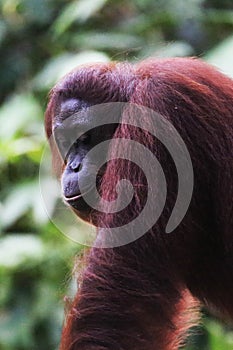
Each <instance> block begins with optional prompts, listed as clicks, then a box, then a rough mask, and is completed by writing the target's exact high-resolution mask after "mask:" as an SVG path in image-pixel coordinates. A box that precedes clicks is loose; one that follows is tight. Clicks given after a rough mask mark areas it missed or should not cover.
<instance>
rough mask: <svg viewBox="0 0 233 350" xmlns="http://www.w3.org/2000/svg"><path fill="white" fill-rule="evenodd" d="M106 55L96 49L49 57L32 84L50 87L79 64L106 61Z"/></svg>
mask: <svg viewBox="0 0 233 350" xmlns="http://www.w3.org/2000/svg"><path fill="white" fill-rule="evenodd" d="M108 60H109V59H108V57H107V56H106V55H105V54H103V53H100V52H97V51H86V52H82V53H80V54H71V53H66V54H62V55H59V56H58V57H55V58H53V59H51V60H50V61H49V62H48V64H47V65H45V67H44V68H43V69H42V71H41V72H40V73H39V74H38V75H37V76H36V77H35V79H34V83H33V85H34V86H35V87H36V88H37V89H46V90H48V89H50V88H51V87H52V86H53V85H54V84H55V83H56V82H57V80H58V79H60V78H62V77H63V76H64V75H65V74H67V73H69V72H70V71H71V70H72V69H74V68H75V67H77V66H78V65H80V64H83V63H88V62H107V61H108Z"/></svg>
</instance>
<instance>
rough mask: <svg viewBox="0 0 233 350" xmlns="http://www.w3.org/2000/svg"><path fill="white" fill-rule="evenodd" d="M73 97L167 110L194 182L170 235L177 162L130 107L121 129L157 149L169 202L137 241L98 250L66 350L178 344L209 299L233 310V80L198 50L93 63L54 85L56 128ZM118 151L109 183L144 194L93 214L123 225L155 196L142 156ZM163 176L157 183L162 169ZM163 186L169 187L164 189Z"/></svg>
mask: <svg viewBox="0 0 233 350" xmlns="http://www.w3.org/2000/svg"><path fill="white" fill-rule="evenodd" d="M71 97H75V98H80V99H82V100H84V101H87V102H90V103H91V104H92V105H95V104H100V103H104V102H130V103H134V104H137V105H139V106H145V107H149V108H150V109H152V110H154V111H155V112H157V113H159V114H160V115H161V116H162V117H163V118H165V119H166V120H168V121H169V122H170V123H172V124H173V126H174V127H175V128H176V130H177V131H178V132H179V134H180V135H181V137H182V139H183V140H184V142H185V144H186V146H187V148H188V151H189V153H190V156H191V160H192V164H193V170H194V191H193V197H192V201H191V203H190V206H189V209H188V211H187V213H186V216H185V217H184V219H183V221H182V222H181V224H180V225H179V226H178V227H177V228H176V229H175V230H174V231H173V232H172V233H171V234H166V233H165V226H166V223H167V221H168V218H169V216H170V214H171V211H172V208H173V206H174V203H175V200H176V195H177V188H178V178H177V175H176V169H175V165H174V163H173V160H172V159H171V157H170V155H169V154H168V152H167V150H166V149H165V147H164V146H163V145H162V144H161V143H160V142H159V141H158V140H156V139H155V137H153V136H152V135H150V133H146V132H145V131H143V125H142V128H141V129H140V128H139V129H136V128H135V127H133V126H131V125H128V124H124V114H123V115H122V123H121V124H119V127H118V128H117V129H116V132H115V134H114V136H113V137H114V138H116V137H117V138H125V139H132V140H136V141H138V142H140V143H141V144H143V145H144V146H145V147H147V148H148V149H149V150H151V151H152V152H153V153H154V154H155V155H156V158H157V159H158V160H159V162H160V164H161V165H162V168H163V170H164V172H165V175H166V181H167V186H168V190H167V199H166V205H165V208H164V210H163V213H162V215H161V216H160V218H159V220H158V221H157V222H156V224H155V225H154V226H153V227H152V228H151V229H150V230H149V231H148V232H147V233H146V234H145V235H144V236H143V237H141V238H140V239H138V240H136V241H135V242H132V243H130V244H128V245H126V246H121V247H117V248H108V249H104V248H92V249H90V251H89V252H88V254H87V256H86V259H85V264H84V267H83V270H82V273H81V277H80V281H79V288H78V292H77V295H76V297H75V298H74V300H73V302H72V304H71V306H70V308H69V311H68V312H67V315H66V321H65V325H64V329H63V334H62V341H61V348H60V349H61V350H106V349H109V350H155V349H158V350H175V349H178V347H179V346H181V345H182V344H183V341H184V336H185V334H186V333H187V330H188V329H189V328H190V327H191V326H192V325H193V324H195V323H196V322H197V318H198V311H197V309H198V308H197V305H198V303H199V301H200V302H202V303H204V304H205V305H207V306H209V307H211V308H214V309H215V310H217V311H218V312H220V313H221V314H222V315H224V316H225V317H226V318H231V319H233V298H232V295H233V237H232V235H233V200H232V199H233V81H232V80H231V79H229V78H227V77H226V76H224V75H223V74H221V73H220V72H218V71H217V70H215V69H214V68H213V67H211V66H209V65H207V64H206V63H204V62H202V61H201V60H198V59H192V58H173V59H163V60H160V59H153V60H152V59H150V60H146V61H143V62H141V63H138V64H136V65H130V64H128V63H111V64H98V65H89V66H83V67H80V68H78V69H77V70H74V71H73V72H71V73H70V74H68V75H67V76H66V77H65V78H64V79H62V80H61V81H60V82H59V83H58V84H57V85H56V86H55V87H54V88H53V90H52V92H51V94H50V101H49V105H48V109H47V112H46V131H47V135H48V137H50V135H51V133H52V120H53V118H54V116H55V114H56V108H58V106H59V104H60V102H61V100H62V99H63V100H64V99H65V98H71ZM129 113H130V112H129ZM130 117H132V118H133V115H132V116H130ZM150 123H152V120H148V125H150ZM119 147H120V144H119ZM53 152H54V153H55V152H56V151H55V150H54V149H53ZM118 152H119V148H118V147H114V148H111V149H110V154H111V157H112V158H116V160H113V161H110V162H109V163H108V165H107V169H106V171H105V174H104V176H103V178H102V184H101V189H100V191H101V193H102V195H103V196H104V198H105V199H109V200H111V199H113V198H115V197H116V192H115V189H116V184H117V182H118V181H119V180H120V179H122V178H126V179H128V180H129V181H130V182H131V183H132V185H133V187H134V197H133V200H132V202H131V203H130V204H129V206H128V207H127V208H126V209H124V211H123V212H121V213H120V214H119V213H117V214H111V215H106V214H100V213H96V212H92V213H91V215H90V218H91V219H90V220H93V221H94V222H97V225H98V224H99V225H98V226H102V225H104V226H106V227H113V226H121V225H123V224H124V223H125V222H128V221H130V220H131V219H132V218H134V217H136V216H137V215H138V214H139V213H140V212H141V210H142V208H143V206H144V204H145V200H146V196H147V191H148V186H147V181H146V178H145V175H144V174H143V172H142V170H141V169H139V168H138V167H137V166H136V165H135V164H133V163H132V162H130V161H125V160H122V159H117V158H118V157H117V155H118ZM129 152H134V150H133V148H132V150H129ZM54 157H55V158H56V155H55V154H54ZM58 168H60V171H61V167H60V165H58ZM151 171H153V169H152V170H151ZM154 178H155V181H154V186H155V187H156V184H157V181H156V174H155V176H154ZM156 193H157V195H158V196H159V189H157V191H156ZM156 201H157V198H154V203H155V205H156ZM93 217H94V218H95V219H93ZM197 300H198V301H197Z"/></svg>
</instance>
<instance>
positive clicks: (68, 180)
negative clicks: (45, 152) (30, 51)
mask: <svg viewBox="0 0 233 350" xmlns="http://www.w3.org/2000/svg"><path fill="white" fill-rule="evenodd" d="M89 107H90V104H88V103H86V102H84V101H80V100H78V99H74V98H72V99H67V100H65V101H64V102H62V103H61V105H60V111H59V112H58V114H57V116H56V118H55V121H54V124H53V134H54V137H55V140H56V144H57V147H58V149H59V152H60V154H61V156H62V158H63V160H64V170H63V174H62V177H61V185H62V194H63V198H64V200H65V201H66V203H68V204H69V205H71V206H72V208H73V209H75V210H76V211H78V212H79V213H80V214H81V215H80V216H81V217H83V218H84V219H85V216H86V215H88V213H89V211H90V208H89V206H88V204H87V203H86V202H85V200H84V199H83V198H82V194H81V191H80V187H81V188H82V190H83V189H84V193H85V194H87V195H88V196H90V197H91V199H92V202H93V196H94V193H93V187H94V186H93V184H95V183H96V186H97V189H98V188H99V186H100V180H101V177H102V175H103V172H104V166H102V167H101V169H99V171H98V175H97V177H96V171H97V170H98V169H97V164H96V163H97V162H96V159H92V157H91V156H90V155H88V152H89V151H90V150H91V149H92V148H93V147H94V146H95V145H97V144H99V143H100V142H103V141H105V140H108V139H111V138H112V136H113V134H114V131H115V129H116V127H117V124H108V125H103V126H99V127H97V128H92V129H91V127H90V126H91V121H92V119H93V117H94V116H93V115H91V114H90V113H88V108H89ZM85 128H89V129H90V130H89V131H88V132H85V133H83V131H84V130H85ZM99 157H100V158H99V159H101V160H105V158H106V154H100V155H99ZM81 185H82V186H81ZM94 200H95V198H94Z"/></svg>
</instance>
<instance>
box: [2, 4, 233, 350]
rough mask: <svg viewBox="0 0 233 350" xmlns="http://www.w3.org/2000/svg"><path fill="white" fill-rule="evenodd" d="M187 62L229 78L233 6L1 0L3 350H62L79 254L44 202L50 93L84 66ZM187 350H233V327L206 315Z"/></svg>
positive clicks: (52, 201) (53, 202) (78, 247)
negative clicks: (204, 64)
mask: <svg viewBox="0 0 233 350" xmlns="http://www.w3.org/2000/svg"><path fill="white" fill-rule="evenodd" d="M190 55H191V56H192V55H195V56H199V57H202V58H204V59H205V60H207V61H209V62H211V63H213V64H215V65H216V66H218V67H219V68H220V69H221V70H222V71H223V72H225V73H226V74H228V75H230V76H232V77H233V1H232V0H184V1H183V0H166V1H163V0H75V1H68V0H57V1H55V0H47V1H46V0H1V1H0V103H1V107H0V282H1V287H0V308H1V310H0V349H1V350H39V349H48V350H50V349H51V350H52V349H57V348H58V344H59V338H60V333H61V327H62V322H63V314H64V311H63V310H64V304H65V302H64V300H63V299H64V296H65V295H68V296H72V293H73V292H74V289H75V283H74V279H72V277H71V274H72V267H73V264H74V258H75V255H76V254H79V253H80V252H81V251H82V246H81V245H78V244H77V243H74V242H72V241H71V240H69V239H67V238H66V237H65V236H64V235H62V233H61V232H59V230H58V229H57V227H56V226H55V225H54V224H53V222H51V221H50V219H49V216H48V215H47V213H46V212H45V210H44V209H43V206H42V204H41V197H40V186H39V181H38V174H39V166H40V162H41V156H42V153H43V149H44V146H45V144H46V140H45V133H44V129H43V114H44V111H45V107H46V102H47V95H48V91H49V89H50V88H51V87H52V86H53V84H54V83H55V82H56V81H57V80H58V79H59V78H60V77H61V76H62V75H64V74H65V73H66V72H68V71H69V70H70V69H72V68H73V67H75V66H76V65H78V64H79V63H85V62H92V61H108V60H130V61H138V60H140V59H143V58H146V57H148V56H157V57H159V56H160V57H163V56H164V57H166V56H190ZM48 176H49V175H48ZM55 205H56V196H54V197H51V198H50V204H49V208H50V209H49V213H48V214H49V215H52V213H53V210H54V208H55ZM194 343H195V345H194ZM186 349H187V350H195V349H196V350H197V349H198V350H204V349H205V350H230V349H233V330H232V328H230V327H229V326H226V325H225V324H224V323H223V322H220V321H219V320H217V319H215V318H214V317H213V316H211V315H209V314H208V313H207V312H206V311H204V316H203V323H202V325H201V326H200V327H198V328H197V329H195V331H194V332H193V335H192V336H191V338H190V340H189V343H188V344H187V346H186Z"/></svg>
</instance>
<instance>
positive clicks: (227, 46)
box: [205, 36, 233, 78]
mask: <svg viewBox="0 0 233 350" xmlns="http://www.w3.org/2000/svg"><path fill="white" fill-rule="evenodd" d="M205 59H206V60H207V61H208V62H209V63H211V64H213V65H214V66H216V67H218V68H219V69H220V70H221V71H222V72H223V73H225V74H227V75H229V76H230V77H232V78H233V64H232V62H233V36H231V37H229V38H228V39H226V40H224V41H223V42H222V43H221V44H220V45H218V46H217V47H216V48H214V49H213V50H211V51H210V52H209V53H208V54H207V55H206V56H205Z"/></svg>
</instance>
